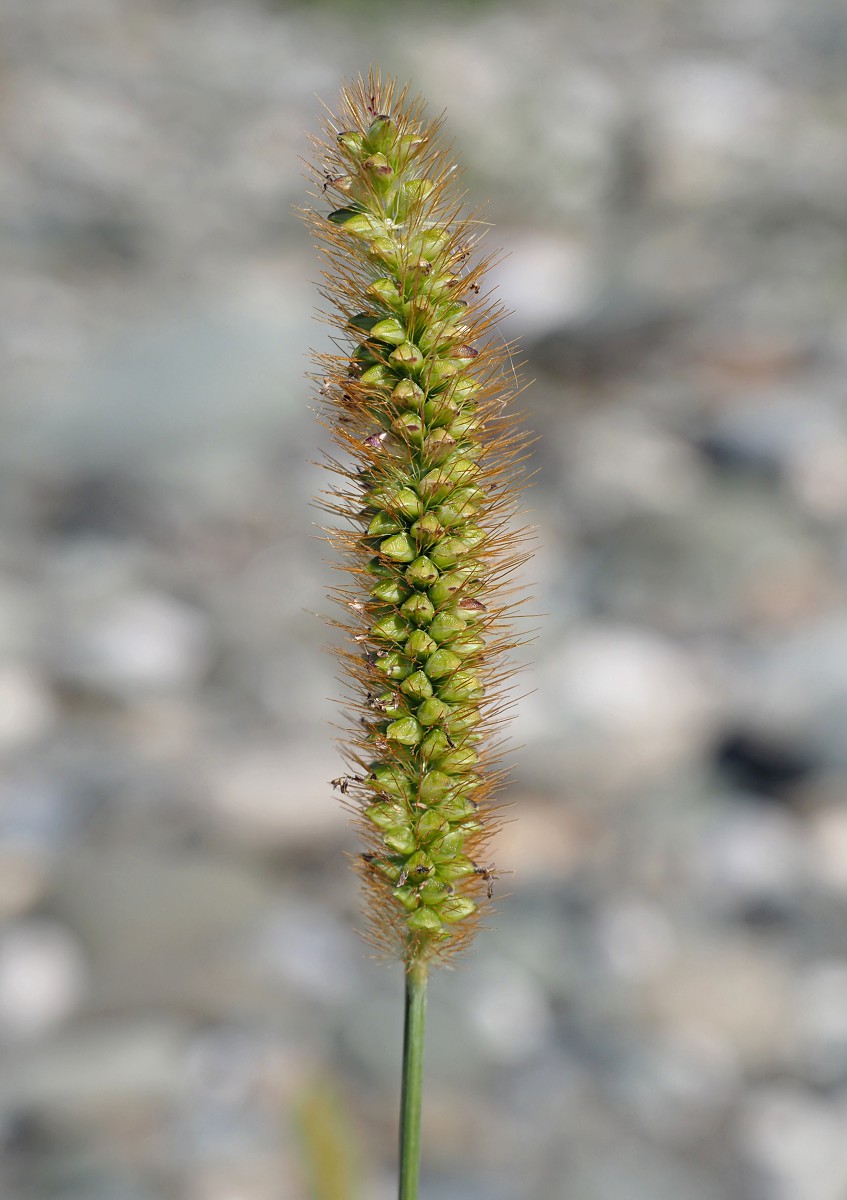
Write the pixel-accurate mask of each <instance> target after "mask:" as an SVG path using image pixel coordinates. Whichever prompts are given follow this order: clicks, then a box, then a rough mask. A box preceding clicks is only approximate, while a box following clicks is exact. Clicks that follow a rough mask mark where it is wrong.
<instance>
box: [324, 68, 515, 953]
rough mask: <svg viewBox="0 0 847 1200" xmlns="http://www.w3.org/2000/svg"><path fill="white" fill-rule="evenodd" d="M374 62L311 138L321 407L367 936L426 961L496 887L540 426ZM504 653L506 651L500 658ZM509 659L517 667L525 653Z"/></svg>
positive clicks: (400, 104) (428, 151)
mask: <svg viewBox="0 0 847 1200" xmlns="http://www.w3.org/2000/svg"><path fill="white" fill-rule="evenodd" d="M395 93H396V89H395V85H394V83H393V82H387V83H383V82H382V81H381V80H380V79H379V77H378V76H375V75H373V74H372V75H371V76H370V77H369V78H368V79H367V80H366V81H365V80H361V79H360V80H359V81H358V83H357V84H355V85H353V86H352V87H349V88H347V89H345V91H344V93H343V97H342V104H341V110H340V114H339V117H338V118H331V119H330V120H329V121H328V122H327V127H326V134H327V137H326V139H324V140H320V141H317V140H316V146H317V149H318V152H319V155H320V159H321V165H320V166H319V167H317V168H316V169H315V171H314V174H315V176H316V177H317V179H318V180H319V183H320V185H321V187H320V195H321V196H322V197H326V196H327V194H329V196H330V197H331V196H333V195H335V196H337V197H338V200H337V203H338V204H339V206H338V207H336V208H335V209H334V211H332V212H330V213H329V214H328V215H326V214H324V213H320V212H311V213H309V214H308V218H309V220H310V223H311V225H312V228H313V230H314V231H315V232H316V233H317V234H318V236H319V238H320V241H321V244H322V248H323V251H324V256H325V260H326V264H327V266H326V270H325V271H324V280H325V287H324V289H323V295H324V296H325V297H326V298H327V299H328V300H329V301H330V304H331V312H330V313H329V314H327V315H328V319H329V320H330V322H331V324H332V325H333V326H334V327H335V328H336V330H339V331H340V332H341V333H342V335H343V340H342V341H341V342H340V344H339V350H340V353H339V354H337V355H336V354H332V355H319V356H317V359H318V362H319V365H320V367H321V380H322V386H321V391H322V393H323V395H324V398H325V405H324V413H325V423H326V424H327V425H328V426H329V427H330V429H331V430H332V432H333V434H334V437H335V439H336V441H337V442H338V443H339V444H340V445H341V447H342V448H343V450H344V451H345V458H344V460H343V461H336V460H334V459H328V465H329V466H330V468H331V469H332V470H333V471H334V472H335V474H336V475H337V476H338V477H340V480H339V482H338V484H337V486H335V487H333V488H332V489H331V490H330V492H329V493H328V494H327V501H326V504H325V507H327V508H328V509H329V510H330V511H331V512H332V513H333V514H334V515H335V516H336V517H341V518H343V519H345V520H346V521H347V523H348V524H349V525H350V526H351V528H343V529H338V528H336V529H334V530H333V531H332V533H331V540H332V541H333V542H334V543H335V544H336V545H337V546H339V548H340V550H341V552H342V569H343V570H345V571H346V572H349V573H351V574H352V582H351V583H350V584H348V585H346V586H343V587H340V588H338V589H336V592H335V595H336V598H337V599H339V600H340V602H341V603H342V604H343V606H344V609H345V613H346V617H345V620H344V622H343V626H342V627H343V628H344V629H345V630H347V631H348V632H349V633H350V635H351V638H352V642H353V647H354V648H353V649H351V650H345V651H344V652H343V657H344V658H345V660H346V666H347V668H348V674H349V675H350V676H352V679H353V683H354V690H355V694H354V700H353V703H354V705H355V706H356V708H357V710H358V711H357V718H358V720H357V728H356V737H355V742H356V745H355V747H354V748H353V750H352V751H350V752H349V758H350V762H351V773H350V774H349V775H347V776H344V777H343V778H342V779H340V780H336V781H334V782H335V784H336V786H338V787H339V788H340V789H341V790H342V791H343V792H344V794H345V795H347V796H348V797H349V801H350V803H351V804H352V805H353V806H354V810H355V812H356V815H357V817H358V819H359V823H360V825H361V827H362V829H363V832H364V834H365V838H366V841H367V843H368V846H369V849H368V851H367V852H366V853H365V854H364V855H362V857H361V866H362V869H363V873H364V877H365V881H366V884H367V887H368V889H369V893H370V904H369V908H368V915H369V917H370V922H371V926H372V930H371V932H372V934H373V935H374V938H375V940H376V941H377V943H378V944H379V945H381V946H383V947H386V948H389V947H390V948H391V949H395V950H399V951H400V952H401V953H402V954H403V955H404V957H406V958H407V959H409V960H411V959H414V958H416V957H421V956H423V957H430V956H432V955H433V954H439V955H440V954H444V953H445V952H448V953H449V952H451V951H452V950H454V949H457V948H459V947H460V946H461V945H462V944H463V943H464V942H465V941H466V940H467V935H468V933H469V932H470V930H471V929H472V927H473V925H474V923H475V920H476V917H477V914H478V908H479V904H480V902H481V900H483V899H484V898H485V897H486V896H490V895H491V891H492V879H493V875H492V868H491V867H490V866H488V865H486V863H485V862H484V861H483V858H482V855H483V852H484V850H485V843H486V842H487V840H488V838H489V837H490V835H491V833H492V831H493V828H494V824H495V821H494V810H493V806H492V793H493V791H494V790H495V789H496V786H497V784H498V783H499V781H500V779H501V773H500V772H499V770H497V769H496V762H497V754H496V747H492V745H491V736H490V735H491V732H492V729H493V728H494V727H496V726H497V724H498V719H499V717H500V716H501V714H502V711H503V706H504V699H503V687H504V685H505V684H506V683H508V677H509V675H510V673H511V671H510V670H509V669H506V668H504V667H503V665H502V654H501V653H500V652H502V651H503V650H504V649H506V648H507V647H509V646H511V645H514V641H513V640H510V638H509V636H508V633H507V630H506V627H505V624H504V616H505V615H506V613H507V610H509V609H511V608H512V606H513V603H514V601H513V599H512V598H511V597H510V596H509V594H508V590H507V586H506V585H507V581H508V577H509V575H510V573H511V572H512V571H513V570H514V568H515V566H516V565H517V564H518V563H519V562H521V561H523V559H524V558H525V557H526V556H525V554H522V553H521V552H520V546H519V545H518V544H517V543H518V541H519V537H520V535H519V532H516V531H515V530H514V529H513V528H512V525H511V516H512V511H513V508H514V501H515V493H516V489H515V485H514V473H515V464H516V461H517V460H518V459H519V458H520V457H521V455H522V453H523V450H524V448H525V446H526V439H525V438H524V437H523V436H522V435H521V434H520V433H519V432H516V431H515V420H514V416H512V415H510V414H509V413H508V412H507V411H505V409H504V405H505V401H506V398H507V395H506V394H507V393H508V392H512V393H513V392H514V390H515V388H514V386H513V384H511V382H509V384H508V386H507V381H508V380H509V378H510V377H509V376H507V375H506V366H507V364H508V363H509V357H508V354H509V350H508V347H506V346H504V345H501V344H499V343H497V342H492V341H491V340H490V337H489V336H488V335H489V334H490V331H491V328H492V325H493V322H494V320H495V319H496V317H497V316H499V314H500V310H499V308H498V307H497V305H496V304H494V303H492V302H491V301H490V300H489V298H488V297H486V296H482V295H481V294H480V282H479V280H480V277H481V275H482V273H483V272H484V270H485V268H486V266H487V265H488V263H487V262H485V261H482V262H477V263H476V264H474V249H475V242H476V230H477V228H478V222H476V221H475V220H473V219H472V218H467V217H463V216H462V215H461V213H460V210H459V205H458V198H457V196H456V195H455V193H454V191H453V188H454V182H453V180H454V174H453V167H452V164H451V163H450V162H449V160H448V158H447V156H446V154H445V153H444V151H443V150H442V149H441V148H440V147H439V146H438V145H437V144H436V135H437V132H438V123H437V122H429V123H427V122H426V121H425V120H424V119H423V112H422V107H421V105H420V103H419V102H413V103H411V104H410V103H408V102H407V98H406V92H405V91H404V92H402V93H401V94H400V95H399V96H398V95H396V94H395ZM498 655H499V657H500V663H499V665H498ZM511 670H513V668H512V669H511Z"/></svg>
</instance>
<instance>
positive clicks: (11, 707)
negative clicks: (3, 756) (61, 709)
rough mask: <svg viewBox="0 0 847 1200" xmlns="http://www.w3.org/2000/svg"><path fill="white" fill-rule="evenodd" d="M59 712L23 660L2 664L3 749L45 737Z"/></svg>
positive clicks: (0, 739)
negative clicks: (21, 661) (22, 662)
mask: <svg viewBox="0 0 847 1200" xmlns="http://www.w3.org/2000/svg"><path fill="white" fill-rule="evenodd" d="M55 715H56V714H55V706H54V703H53V697H52V695H51V694H50V691H49V689H48V688H47V686H46V684H45V683H44V682H43V681H42V680H41V679H39V677H38V675H37V674H36V673H35V672H34V671H32V670H31V669H30V668H28V667H26V666H24V665H23V664H21V663H16V662H1V663H0V752H2V751H4V750H14V749H17V747H18V746H24V745H26V744H27V743H28V742H32V741H35V740H36V739H37V738H39V737H41V736H42V735H43V734H45V733H46V732H47V731H48V730H49V728H50V726H51V725H52V724H53V721H54V719H55Z"/></svg>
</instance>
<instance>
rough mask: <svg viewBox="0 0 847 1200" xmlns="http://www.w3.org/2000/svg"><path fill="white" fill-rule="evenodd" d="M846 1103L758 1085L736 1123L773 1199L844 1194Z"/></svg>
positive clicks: (838, 1199)
mask: <svg viewBox="0 0 847 1200" xmlns="http://www.w3.org/2000/svg"><path fill="white" fill-rule="evenodd" d="M845 1120H847V1105H845V1103H844V1101H841V1102H840V1103H832V1102H831V1101H829V1100H827V1099H824V1098H822V1097H818V1096H815V1095H812V1094H810V1093H807V1092H804V1091H801V1090H800V1088H797V1087H790V1086H783V1087H779V1086H774V1087H767V1088H762V1089H760V1090H759V1091H758V1092H755V1093H754V1094H753V1095H752V1096H751V1097H750V1099H749V1100H748V1102H747V1105H746V1109H745V1111H744V1112H743V1114H742V1119H741V1122H740V1125H739V1135H740V1139H741V1143H742V1146H743V1148H744V1149H745V1150H746V1152H747V1154H748V1155H749V1156H750V1158H751V1159H752V1160H753V1162H754V1163H755V1164H756V1165H757V1166H758V1167H759V1168H760V1169H762V1170H763V1171H764V1172H765V1174H766V1176H767V1177H769V1179H770V1184H771V1186H770V1188H769V1190H768V1195H773V1196H775V1197H779V1200H843V1197H844V1195H845V1194H847V1140H845V1137H844V1128H845Z"/></svg>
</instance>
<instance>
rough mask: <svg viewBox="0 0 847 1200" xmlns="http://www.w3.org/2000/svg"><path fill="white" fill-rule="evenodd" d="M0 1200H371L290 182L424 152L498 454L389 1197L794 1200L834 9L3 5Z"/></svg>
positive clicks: (377, 1095)
mask: <svg viewBox="0 0 847 1200" xmlns="http://www.w3.org/2000/svg"><path fill="white" fill-rule="evenodd" d="M0 26H1V27H2V37H0V254H2V270H1V271H0V314H1V315H2V320H1V321H0V353H1V354H2V357H3V360H4V366H3V379H4V385H3V401H2V409H0V520H1V521H2V524H1V525H0V755H2V768H3V770H2V782H0V917H2V926H0V1050H2V1057H3V1063H2V1069H1V1070H0V1140H2V1144H3V1154H2V1165H0V1194H2V1196H3V1197H4V1200H364V1197H368V1198H370V1200H388V1198H389V1197H391V1196H392V1195H393V1188H394V1184H393V1158H394V1142H395V1120H396V1105H397V1095H398V1069H399V1053H400V1034H401V989H402V980H401V976H400V972H399V970H398V969H396V968H394V969H391V968H384V967H381V966H379V965H377V964H375V963H374V962H372V961H370V960H369V959H368V957H367V955H366V951H365V949H364V947H363V946H362V944H361V943H360V942H359V941H358V940H357V938H356V935H355V934H354V933H353V928H354V926H355V924H356V921H357V916H356V914H357V903H358V900H357V896H356V888H355V881H354V878H353V876H352V874H351V872H349V871H348V869H347V866H346V864H345V860H344V857H343V854H344V852H345V851H346V850H349V849H351V848H352V847H353V842H352V840H351V837H350V833H349V830H348V829H347V826H346V819H345V816H344V814H343V813H342V811H341V810H340V809H339V807H338V805H337V802H336V799H335V798H334V797H333V795H332V794H331V791H330V788H329V786H328V782H327V781H328V780H330V779H331V778H332V777H333V776H334V775H336V774H338V773H339V765H338V758H337V755H336V751H335V749H334V747H333V743H332V732H331V730H330V728H329V725H328V722H329V721H331V720H332V719H333V718H334V716H335V713H334V708H333V704H332V702H331V699H330V697H331V696H332V695H333V693H334V691H335V690H336V685H335V683H334V681H333V676H334V670H335V665H334V663H333V661H332V658H331V656H329V655H325V654H322V653H321V652H320V647H321V645H322V643H324V642H325V641H326V640H327V638H328V636H329V635H328V634H327V631H326V630H325V629H324V628H323V627H322V625H321V622H320V620H319V619H318V617H316V616H315V615H313V614H314V613H323V614H326V612H327V610H328V604H327V601H326V599H325V590H326V588H327V586H328V585H329V583H330V576H331V572H330V571H329V568H328V567H327V566H326V564H325V563H324V562H323V561H322V554H323V551H322V548H321V546H320V543H319V542H318V541H317V540H316V538H315V535H316V532H317V530H316V528H315V524H314V523H315V522H316V521H318V520H319V519H320V518H319V514H318V513H317V512H316V510H314V509H313V508H311V507H310V498H311V497H312V496H313V494H314V493H315V492H316V491H317V489H318V488H319V487H320V486H321V485H322V482H323V480H322V478H321V472H320V471H319V470H318V469H317V468H315V467H314V466H312V465H311V462H312V460H313V459H315V458H316V457H317V456H318V453H319V451H320V448H321V446H322V445H323V441H324V434H323V433H322V432H321V431H320V430H319V429H318V427H317V426H316V425H315V423H314V420H313V416H312V413H311V412H310V409H309V404H310V399H309V385H308V383H307V382H306V380H305V379H304V373H305V371H306V370H307V369H308V363H307V360H306V354H307V351H308V349H309V347H315V346H320V345H322V344H323V341H322V339H323V338H324V336H325V335H324V333H323V332H322V331H321V329H320V327H318V326H316V325H315V324H314V323H313V322H312V320H311V317H310V312H311V309H312V306H313V304H314V303H315V299H316V298H315V291H314V287H313V284H312V282H310V281H311V280H313V279H315V278H316V276H317V265H316V260H315V256H314V253H313V248H312V246H311V245H310V244H309V239H308V236H307V234H306V232H305V231H304V229H303V227H302V225H301V224H300V223H299V222H298V221H297V218H296V215H295V213H294V211H293V209H294V206H295V205H297V204H299V203H302V202H303V194H304V186H305V185H304V183H303V180H302V178H301V166H300V163H299V161H298V160H299V156H301V155H304V154H306V153H307V143H306V136H305V135H306V131H307V130H311V131H315V130H316V129H317V127H318V122H319V104H318V100H317V98H316V97H317V95H320V96H321V97H322V98H323V99H324V100H326V101H327V102H328V103H330V104H332V103H333V101H334V99H335V97H336V95H337V91H338V86H339V81H340V80H341V78H342V77H345V76H349V75H352V74H355V73H356V72H357V71H359V70H366V69H367V67H368V66H369V65H370V64H371V63H380V64H381V65H382V67H383V69H384V70H386V71H387V72H389V73H395V74H397V75H399V76H400V77H402V78H404V79H405V78H408V79H411V81H412V83H413V87H414V88H415V89H416V90H419V91H421V92H423V93H424V94H425V95H426V96H427V97H428V98H429V101H430V105H431V110H432V111H434V112H438V111H440V110H442V109H446V110H447V113H448V128H449V131H450V134H451V135H452V137H453V139H454V142H455V146H456V152H457V155H458V156H459V157H460V159H461V161H462V163H463V165H464V172H465V173H464V178H465V183H466V185H467V188H468V189H469V190H470V192H471V194H472V197H473V199H474V201H479V200H482V199H483V198H486V197H487V198H488V200H489V203H488V210H487V211H488V215H489V216H490V219H491V221H492V222H493V223H495V224H496V230H495V231H494V232H493V234H492V235H491V245H492V247H493V246H495V245H497V246H502V247H504V248H505V249H506V251H508V253H509V257H508V258H507V259H506V260H505V262H504V263H503V264H502V266H501V267H500V268H499V269H498V271H497V276H498V281H499V283H500V285H501V288H502V295H503V299H504V302H505V303H506V305H507V307H509V308H510V309H511V310H513V315H512V316H511V317H510V318H509V319H508V321H507V322H506V323H505V325H504V335H505V336H507V337H513V336H514V337H519V338H520V339H521V341H522V344H523V348H524V353H523V357H524V359H525V361H526V366H525V369H524V373H525V375H526V376H529V377H534V378H535V383H534V385H533V387H532V388H531V390H530V391H529V392H528V393H527V395H526V397H525V407H526V409H527V414H528V416H527V419H528V423H529V424H530V425H531V426H532V427H533V428H534V429H535V430H536V431H537V432H538V434H539V441H538V444H537V446H536V448H535V451H534V461H533V463H532V464H531V465H532V469H534V470H535V471H536V476H535V487H534V489H533V490H532V491H531V492H530V493H529V495H528V502H529V504H530V506H531V508H532V510H533V516H532V519H533V521H534V522H535V523H536V524H537V526H538V553H537V556H536V558H535V562H534V564H533V567H532V569H531V571H530V572H528V574H527V577H526V578H527V581H531V582H532V583H533V590H534V593H535V597H536V599H535V603H534V605H533V608H534V609H535V610H536V611H537V612H539V613H541V614H544V615H543V616H542V617H540V618H539V619H538V620H537V621H535V622H534V623H535V624H536V625H537V626H538V629H539V634H538V639H537V641H536V643H535V645H534V647H533V648H532V649H531V651H530V652H529V657H530V658H531V660H532V661H531V664H530V665H529V666H528V668H527V670H526V671H525V673H524V675H523V677H522V680H521V686H522V687H523V688H524V690H526V691H528V692H529V693H530V694H529V695H528V697H527V698H526V699H525V700H523V701H522V702H521V704H520V707H519V712H518V715H517V718H516V721H515V726H514V739H515V741H516V743H518V744H519V745H520V747H521V748H520V749H518V750H517V751H516V753H515V755H514V759H513V761H514V768H515V769H514V778H513V783H512V785H511V788H510V791H509V797H508V798H509V799H510V800H511V801H512V802H513V804H514V808H513V810H512V815H513V816H514V822H513V823H510V824H508V825H507V826H506V828H505V830H504V832H503V835H502V838H501V840H500V843H499V846H498V850H497V856H496V858H497V862H498V864H499V865H500V866H501V867H502V868H503V869H504V870H511V871H513V872H514V873H513V874H506V875H503V876H502V877H501V879H500V880H499V882H498V893H499V895H500V896H501V898H503V897H504V895H505V893H509V895H508V898H503V899H502V903H500V905H499V912H498V915H497V917H496V920H495V922H494V923H493V928H492V929H490V930H489V931H488V932H487V933H486V934H485V936H484V937H483V938H481V939H480V941H479V943H478V946H477V948H476V950H475V951H474V953H473V954H472V955H471V956H470V957H469V958H468V959H467V961H466V962H465V964H464V965H463V966H462V967H461V969H459V970H457V971H455V972H451V973H449V974H442V975H439V976H438V977H437V978H436V980H435V982H434V984H433V987H432V993H433V994H432V1000H431V1021H430V1039H429V1051H428V1075H427V1112H426V1132H425V1139H426V1153H425V1174H424V1191H423V1194H424V1195H425V1197H426V1200H557V1198H559V1197H561V1198H562V1200H659V1198H662V1197H673V1200H844V1197H845V1196H847V1137H845V1127H847V1126H845V1122H847V921H845V915H847V797H845V775H847V742H845V736H844V729H845V721H847V601H846V600H845V586H844V585H845V571H847V543H845V527H844V517H845V513H847V382H845V380H847V310H846V309H845V298H847V207H845V195H847V71H845V65H847V61H846V60H847V9H845V7H844V5H843V4H842V3H841V0H804V3H803V4H798V3H797V2H796V0H565V2H563V3H561V4H550V3H546V4H545V3H540V2H537V0H530V2H529V3H522V4H519V5H516V4H514V3H511V4H506V3H483V2H482V0H480V2H477V3H472V2H471V0H466V2H465V3H454V4H451V5H442V4H439V3H427V4H415V3H409V4H402V3H393V4H389V3H384V4H381V3H369V4H365V3H354V2H353V0H350V2H348V3H340V2H339V3H336V4H330V3H312V4H305V3H303V4H300V5H298V4H291V3H285V2H283V0H0Z"/></svg>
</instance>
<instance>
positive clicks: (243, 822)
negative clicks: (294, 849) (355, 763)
mask: <svg viewBox="0 0 847 1200" xmlns="http://www.w3.org/2000/svg"><path fill="white" fill-rule="evenodd" d="M343 773H344V768H343V764H342V763H341V760H340V759H339V757H338V755H337V753H336V752H335V751H334V750H333V749H332V747H331V746H328V745H327V744H326V743H322V744H319V745H316V746H315V748H314V750H313V751H310V750H308V749H307V748H306V747H302V746H298V747H294V746H279V745H274V746H270V745H253V746H247V747H235V748H232V749H227V750H226V751H224V752H223V753H221V752H220V750H216V751H213V752H212V753H211V754H210V756H209V759H208V783H207V786H206V788H205V789H204V793H203V803H204V804H207V805H208V811H209V813H210V815H211V817H212V819H213V821H215V822H216V823H218V824H220V825H221V826H222V827H223V829H224V830H225V831H226V832H227V833H228V834H229V835H230V836H233V837H235V838H239V839H244V840H246V841H248V842H253V843H256V844H259V845H263V844H269V845H273V844H283V845H286V844H290V843H291V842H292V841H297V840H300V841H303V840H305V841H309V840H311V839H313V838H327V837H329V838H343V837H344V836H345V835H346V832H347V826H348V823H349V818H348V817H347V816H346V815H345V813H344V811H343V809H342V808H341V806H340V804H339V796H338V793H334V792H333V789H332V786H331V784H330V779H331V778H333V777H335V776H339V775H342V774H343Z"/></svg>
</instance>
